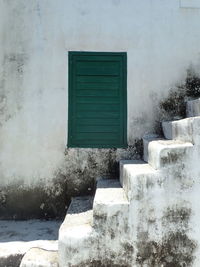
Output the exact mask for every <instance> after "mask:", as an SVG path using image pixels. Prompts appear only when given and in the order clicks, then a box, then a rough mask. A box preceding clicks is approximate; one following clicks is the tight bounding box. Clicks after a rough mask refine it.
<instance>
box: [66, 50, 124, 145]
mask: <svg viewBox="0 0 200 267" xmlns="http://www.w3.org/2000/svg"><path fill="white" fill-rule="evenodd" d="M126 61H127V60H126V53H100V52H69V119H68V146H69V147H88V148H90V147H91V148H95V147H96V148H115V147H116V148H117V147H126V146H127V130H126V127H127V93H126V75H127V72H126V70H127V62H126Z"/></svg>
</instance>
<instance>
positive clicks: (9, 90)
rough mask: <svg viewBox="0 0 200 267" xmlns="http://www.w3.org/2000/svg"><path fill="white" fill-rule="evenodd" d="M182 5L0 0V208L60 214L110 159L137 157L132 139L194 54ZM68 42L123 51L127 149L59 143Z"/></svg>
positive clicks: (199, 43)
mask: <svg viewBox="0 0 200 267" xmlns="http://www.w3.org/2000/svg"><path fill="white" fill-rule="evenodd" d="M186 4H187V3H185V5H186ZM185 5H184V3H183V2H182V7H180V1H179V0H169V1H165V2H163V1H162V0H156V1H151V0H149V1H141V0H133V1H130V0H123V1H122V0H109V1H103V2H102V1H99V0H96V1H92V0H86V1H82V0H78V1H73V0H67V1H64V0H59V1H53V0H48V1H47V0H44V1H39V0H30V1H28V2H27V1H25V0H17V1H10V0H1V1H0V21H1V23H0V48H1V50H0V127H1V130H0V151H1V153H0V181H1V188H0V214H5V213H6V216H8V217H9V216H16V217H18V216H19V215H17V213H18V214H20V216H21V217H23V216H26V215H25V213H26V212H25V210H26V211H27V210H30V209H32V211H31V213H30V214H29V216H47V217H48V216H54V215H59V214H60V212H61V211H63V210H64V207H65V204H67V202H68V200H69V198H70V196H71V195H72V194H77V193H79V192H82V193H83V192H84V193H86V192H88V190H87V189H88V188H89V192H90V188H91V187H92V184H93V183H94V179H95V177H96V176H99V175H108V176H112V175H113V173H114V172H115V161H116V159H117V160H119V159H120V158H122V159H123V158H130V157H134V158H136V157H138V155H137V154H135V152H136V148H137V146H138V142H136V144H137V146H135V140H136V139H140V138H141V137H142V135H143V134H144V133H145V132H150V131H152V130H154V125H155V116H156V112H157V108H156V104H157V103H159V102H160V101H161V100H162V99H163V97H165V96H167V95H168V92H169V89H170V87H171V86H172V85H174V84H175V83H176V82H177V81H181V80H183V79H184V78H185V75H186V68H187V67H188V66H189V65H190V64H194V65H197V62H198V59H199V52H200V32H199V19H200V9H198V8H190V7H189V8H188V7H187V6H186V8H185ZM73 50H74V51H126V52H127V57H128V143H129V145H130V147H129V148H128V149H127V150H117V151H116V150H90V149H66V144H67V118H68V114H67V112H68V111H67V110H68V85H67V83H68V51H73ZM28 197H29V199H30V201H29V202H27V201H26V205H24V199H27V198H28ZM13 205H14V206H15V208H13ZM25 206H26V209H25V208H24V207H25ZM33 207H34V208H33ZM16 211H17V213H16ZM34 214H35V215H34ZM0 216H1V215H0ZM2 216H4V215H2Z"/></svg>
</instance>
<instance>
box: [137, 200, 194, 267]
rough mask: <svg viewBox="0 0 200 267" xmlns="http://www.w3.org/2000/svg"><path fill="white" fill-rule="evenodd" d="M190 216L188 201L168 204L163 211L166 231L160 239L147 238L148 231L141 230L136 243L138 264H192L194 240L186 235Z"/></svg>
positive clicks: (165, 266)
mask: <svg viewBox="0 0 200 267" xmlns="http://www.w3.org/2000/svg"><path fill="white" fill-rule="evenodd" d="M190 217H191V208H190V207H189V206H188V203H186V202H185V203H182V205H181V206H178V205H175V206H170V207H168V208H167V209H166V210H165V211H164V212H163V217H162V226H163V229H166V230H167V232H166V233H165V234H164V236H163V238H162V240H161V241H159V242H158V241H154V240H149V234H148V232H144V233H143V232H141V233H140V234H139V235H138V236H139V241H138V243H137V249H138V253H137V264H138V266H141V267H142V266H149V267H160V266H163V267H183V266H184V267H190V266H192V264H193V261H194V252H195V249H196V242H195V241H194V240H192V239H190V238H189V237H188V235H187V232H188V230H189V220H190ZM177 229H178V230H177ZM145 264H147V265H145Z"/></svg>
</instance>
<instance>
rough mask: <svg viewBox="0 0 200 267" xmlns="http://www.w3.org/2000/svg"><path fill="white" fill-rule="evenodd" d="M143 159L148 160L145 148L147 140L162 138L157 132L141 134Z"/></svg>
mask: <svg viewBox="0 0 200 267" xmlns="http://www.w3.org/2000/svg"><path fill="white" fill-rule="evenodd" d="M142 139H143V160H144V161H146V162H148V150H147V149H146V148H147V146H148V144H149V142H151V141H155V140H164V138H163V137H162V136H159V135H158V134H147V135H144V136H143V138H142Z"/></svg>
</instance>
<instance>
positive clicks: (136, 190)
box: [121, 167, 159, 202]
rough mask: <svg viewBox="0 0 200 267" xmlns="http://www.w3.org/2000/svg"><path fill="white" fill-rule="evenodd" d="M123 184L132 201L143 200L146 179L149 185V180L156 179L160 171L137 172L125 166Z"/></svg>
mask: <svg viewBox="0 0 200 267" xmlns="http://www.w3.org/2000/svg"><path fill="white" fill-rule="evenodd" d="M121 175H123V184H124V190H125V193H126V196H127V198H128V200H129V202H131V201H132V200H141V199H142V198H144V197H145V195H144V190H143V189H144V188H143V184H144V181H146V186H147V187H148V186H149V185H150V183H149V182H148V181H152V180H156V178H157V177H158V175H159V172H158V171H156V170H155V171H154V172H149V173H146V172H144V173H143V174H136V173H135V172H133V171H132V169H131V168H126V167H125V168H123V170H122V174H121Z"/></svg>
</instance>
